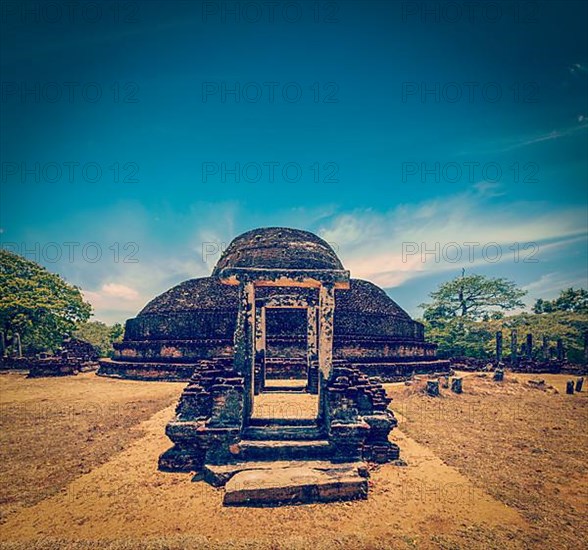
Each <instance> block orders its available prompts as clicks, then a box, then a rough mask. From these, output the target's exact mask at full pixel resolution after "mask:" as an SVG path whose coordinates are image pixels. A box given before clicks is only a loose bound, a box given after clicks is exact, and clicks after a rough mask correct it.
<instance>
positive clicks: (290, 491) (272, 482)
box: [223, 463, 368, 507]
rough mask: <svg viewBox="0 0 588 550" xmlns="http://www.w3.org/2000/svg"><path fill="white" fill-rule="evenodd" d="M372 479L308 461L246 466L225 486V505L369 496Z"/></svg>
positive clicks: (304, 501) (316, 500) (307, 502)
mask: <svg viewBox="0 0 588 550" xmlns="http://www.w3.org/2000/svg"><path fill="white" fill-rule="evenodd" d="M367 493H368V483H367V479H366V478H365V477H362V476H360V475H359V474H358V473H357V471H352V470H339V469H337V468H333V469H328V470H319V469H317V468H311V467H309V466H308V463H305V464H304V465H300V466H295V467H287V468H264V469H257V470H245V471H242V472H239V473H237V474H235V475H234V476H233V477H232V478H231V479H230V480H229V481H228V482H227V484H226V486H225V496H224V500H223V503H224V504H225V506H260V507H262V506H283V505H289V504H309V503H314V502H333V501H340V500H356V499H365V498H367Z"/></svg>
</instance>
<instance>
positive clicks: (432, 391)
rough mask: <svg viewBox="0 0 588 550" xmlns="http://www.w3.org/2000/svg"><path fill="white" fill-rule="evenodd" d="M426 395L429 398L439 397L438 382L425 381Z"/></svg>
mask: <svg viewBox="0 0 588 550" xmlns="http://www.w3.org/2000/svg"><path fill="white" fill-rule="evenodd" d="M427 394H428V395H430V396H431V397H438V396H439V380H427Z"/></svg>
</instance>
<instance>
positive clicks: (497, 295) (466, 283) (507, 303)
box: [420, 274, 526, 323]
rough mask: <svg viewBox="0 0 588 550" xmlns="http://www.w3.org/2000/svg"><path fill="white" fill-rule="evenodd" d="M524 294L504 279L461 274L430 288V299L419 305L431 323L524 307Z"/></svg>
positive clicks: (496, 315) (488, 316)
mask: <svg viewBox="0 0 588 550" xmlns="http://www.w3.org/2000/svg"><path fill="white" fill-rule="evenodd" d="M525 294H526V291H524V290H521V289H519V288H518V287H517V286H516V284H515V283H514V282H512V281H509V280H507V279H503V278H489V277H485V276H483V275H465V274H463V275H462V276H461V277H456V278H455V279H452V280H451V281H447V282H445V283H442V284H441V285H440V286H439V288H438V289H437V290H435V291H434V292H431V294H430V296H431V298H432V299H433V301H432V302H430V303H425V304H421V305H420V307H422V308H424V314H423V317H424V319H425V320H427V321H429V322H431V323H434V322H435V321H444V320H445V321H446V320H449V319H451V318H455V317H460V318H462V320H465V319H471V320H479V319H491V318H500V317H501V316H502V314H503V312H504V311H509V310H513V309H515V308H517V307H521V308H522V307H524V305H525V304H524V303H523V302H522V301H521V298H522V297H523V296H525Z"/></svg>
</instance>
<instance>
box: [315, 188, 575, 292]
mask: <svg viewBox="0 0 588 550" xmlns="http://www.w3.org/2000/svg"><path fill="white" fill-rule="evenodd" d="M585 220H586V218H585V211H584V209H582V208H574V207H570V208H565V209H560V210H554V209H553V208H551V209H549V208H547V207H546V206H545V205H541V204H538V203H518V204H509V205H501V206H494V207H490V206H489V205H488V204H487V203H486V202H485V201H484V198H483V196H482V195H481V194H480V193H465V194H461V195H456V196H453V197H448V198H444V199H443V200H438V199H434V200H431V201H426V202H423V203H420V204H416V205H403V206H400V207H397V208H395V209H394V210H391V211H389V212H387V213H384V214H379V213H375V212H373V211H370V210H363V211H362V210H358V211H356V212H354V213H352V214H344V215H341V216H339V217H336V218H335V219H334V220H332V222H331V223H329V224H327V225H324V226H323V227H322V228H321V229H320V231H319V233H320V235H321V236H322V237H323V238H324V239H326V240H327V241H329V242H335V243H337V244H338V248H339V256H340V258H341V261H342V262H343V264H344V265H345V266H346V267H347V268H348V269H349V270H350V271H351V273H352V276H353V277H359V278H364V279H369V280H371V281H373V282H374V283H376V284H378V285H380V286H384V287H394V286H399V285H401V284H402V283H404V282H405V281H407V280H408V279H409V278H414V277H415V276H421V275H430V274H432V273H434V272H443V271H457V270H459V269H461V267H467V268H472V267H475V266H479V265H482V264H487V263H496V264H498V263H501V262H506V261H511V262H512V261H514V254H515V251H514V250H513V249H511V248H510V247H516V245H515V243H519V251H520V256H519V261H522V259H526V258H531V256H530V254H531V253H532V252H533V249H534V248H536V251H535V259H540V258H541V257H542V256H541V255H542V254H544V253H547V252H549V253H553V251H554V250H556V249H557V248H559V247H562V246H564V245H566V244H569V243H571V242H574V241H576V240H578V241H579V240H585V239H586V237H585V234H586V221H585ZM451 243H455V245H452V244H451ZM467 243H479V244H478V245H476V246H473V245H469V246H468V245H467ZM490 243H496V245H498V247H500V252H501V256H500V257H499V258H498V259H497V260H496V261H495V262H489V261H488V260H489V259H490V260H493V259H494V257H495V255H496V254H497V252H498V248H497V247H496V246H495V245H492V244H490ZM526 243H534V244H533V246H532V247H529V248H528V249H524V248H523V246H524V245H525V244H526ZM485 245H488V247H487V248H486V250H485V254H483V247H484V246H485ZM535 245H536V246H535ZM403 250H404V252H405V254H404V255H403ZM427 251H431V253H428V254H427V253H426V252H427ZM423 252H425V253H424V254H423ZM458 252H461V259H458V260H456V261H454V260H455V258H456V257H457V254H458ZM470 253H471V254H472V256H470V255H469V254H470Z"/></svg>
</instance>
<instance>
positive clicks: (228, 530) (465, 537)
mask: <svg viewBox="0 0 588 550" xmlns="http://www.w3.org/2000/svg"><path fill="white" fill-rule="evenodd" d="M31 382H33V381H27V380H25V379H24V378H22V377H19V376H16V375H3V376H0V388H1V389H2V394H1V395H2V398H1V399H2V401H1V403H2V405H3V408H2V413H3V416H2V422H3V424H2V432H3V435H2V437H3V438H4V437H7V438H8V441H10V442H12V441H13V440H12V439H10V434H12V433H13V432H19V431H20V428H19V423H18V421H17V420H16V412H14V410H15V409H18V406H17V405H19V404H20V403H21V402H23V401H26V402H28V403H29V404H30V405H32V404H33V403H36V402H37V401H39V400H40V401H41V402H42V403H44V407H46V410H47V411H53V410H61V409H62V408H63V407H64V406H67V407H68V408H69V407H71V408H72V410H73V411H74V414H75V411H77V410H78V409H79V408H81V409H82V410H85V407H86V404H87V400H88V399H89V398H90V396H92V397H91V399H92V400H93V402H95V403H98V404H99V405H100V407H101V409H100V410H101V414H99V415H97V417H98V419H97V420H95V422H94V424H93V420H91V419H92V418H93V417H92V416H91V417H90V418H91V419H90V420H88V424H89V425H99V426H100V428H99V429H96V430H94V431H95V432H96V436H95V437H94V439H93V441H86V440H83V439H82V440H79V434H78V432H77V431H75V430H70V431H69V433H64V434H62V435H61V439H60V442H61V443H60V444H59V445H57V446H58V447H59V449H61V452H60V453H59V454H55V456H54V458H53V460H54V461H55V464H54V467H55V468H56V469H57V471H61V470H67V471H69V470H68V468H67V467H66V464H67V463H68V456H67V455H68V454H70V453H72V454H74V455H79V454H80V453H83V452H86V453H90V454H91V452H90V451H88V450H86V451H84V449H85V448H89V449H93V448H94V447H96V445H97V443H96V442H97V441H98V440H100V439H102V436H101V434H103V433H112V434H118V435H116V436H114V435H113V436H112V437H119V438H120V439H118V441H119V442H120V446H119V447H110V454H109V456H107V457H106V458H105V457H104V456H103V454H100V455H99V460H96V461H95V463H92V465H91V466H90V467H89V470H88V471H81V470H76V471H75V472H73V473H71V477H70V478H68V477H67V476H65V477H64V476H63V475H61V477H59V479H61V482H60V483H61V485H60V486H58V487H57V488H56V490H57V491H58V492H57V493H56V494H53V495H47V496H45V497H44V498H41V499H40V500H37V501H36V502H30V499H29V497H28V494H27V489H26V487H24V485H23V483H22V482H21V481H19V480H20V479H21V478H22V476H23V471H22V469H23V467H24V466H23V460H28V461H29V462H31V465H30V466H26V467H24V470H25V471H27V472H28V471H29V468H30V467H32V465H33V464H34V466H36V467H37V468H38V469H40V470H43V469H45V467H46V466H45V464H44V463H43V461H42V460H40V459H39V457H38V456H37V454H35V453H33V452H31V449H35V448H37V447H41V448H43V447H47V446H50V445H51V441H50V440H49V439H48V436H49V435H50V434H51V430H49V429H48V427H47V424H48V423H50V422H51V418H53V417H52V415H51V414H49V413H48V415H47V416H46V417H42V418H38V419H37V428H36V429H37V432H36V433H37V437H35V438H24V439H22V440H19V441H17V446H16V447H15V446H14V444H13V443H10V447H9V448H6V449H5V448H4V445H3V459H4V460H3V464H2V468H3V470H2V476H3V479H10V480H15V483H16V485H17V486H20V487H21V488H22V487H24V489H21V492H18V491H17V492H16V493H15V494H14V495H13V496H12V498H11V499H10V500H9V502H7V503H5V502H4V501H3V503H2V511H3V513H4V521H3V523H2V525H0V539H1V540H2V541H4V542H3V544H2V546H3V547H6V548H12V547H14V548H23V549H24V548H100V547H104V548H159V549H162V548H218V547H223V548H252V549H253V548H311V547H312V548H320V549H322V548H446V549H450V548H451V549H455V548H501V549H502V548H521V549H522V548H532V547H537V548H540V547H546V546H543V545H542V544H541V536H542V533H543V532H542V529H543V527H544V526H543V525H542V524H539V525H538V524H537V522H536V521H535V520H534V519H533V517H532V516H533V513H542V510H543V508H542V507H541V506H542V505H539V504H537V503H536V502H535V503H534V501H533V500H532V499H531V500H529V501H527V500H525V499H524V498H523V499H522V500H516V499H513V498H512V493H513V491H512V490H510V489H509V488H504V490H503V491H500V490H497V485H496V484H497V483H498V484H499V482H498V481H497V480H496V479H495V478H496V474H495V472H493V470H498V471H501V470H502V469H504V468H510V470H511V472H510V477H511V478H513V479H514V480H515V481H516V483H518V480H517V476H518V472H519V470H520V471H522V472H523V478H522V479H523V480H526V479H527V477H526V475H527V472H526V468H527V469H528V463H529V462H532V461H533V460H534V459H535V456H534V455H533V454H529V455H528V457H527V465H525V464H524V463H518V462H515V465H514V467H513V465H512V461H511V458H512V456H513V454H514V456H515V457H516V456H518V451H517V450H516V449H517V445H520V442H521V441H527V438H530V437H531V436H530V435H528V434H527V431H528V430H527V428H528V427H529V425H530V424H534V423H536V422H537V419H536V416H540V415H535V414H534V413H533V415H532V416H533V417H532V418H531V419H530V420H529V421H528V422H526V421H525V420H524V419H523V421H522V422H521V423H520V426H519V432H518V433H516V432H515V433H513V432H510V434H509V435H510V437H511V438H512V439H514V441H513V444H512V445H510V446H508V445H507V448H506V449H503V452H502V453H497V454H493V453H494V452H495V451H496V449H495V448H494V447H495V446H496V445H495V443H494V440H495V439H496V438H495V435H496V428H495V426H494V422H493V418H492V417H490V418H487V416H488V415H486V416H484V415H482V416H480V422H482V423H486V424H487V426H486V428H485V429H484V430H482V428H480V430H481V431H480V432H479V433H478V431H475V432H468V430H463V426H462V424H463V423H464V422H466V421H468V417H467V416H464V415H462V416H460V415H457V418H454V420H453V428H452V429H447V427H445V428H443V427H442V426H441V425H440V424H439V423H438V422H437V424H436V423H435V422H434V421H431V420H430V419H429V420H426V421H423V422H422V423H420V424H419V422H417V420H416V418H417V416H418V415H415V414H414V412H412V411H411V406H409V405H411V404H412V405H417V404H419V403H420V405H418V406H416V407H413V409H412V410H418V409H420V410H421V413H422V410H423V405H422V403H426V400H429V399H431V398H428V397H426V396H424V395H422V393H420V391H419V388H418V385H416V386H412V387H406V386H404V385H391V386H390V388H389V389H390V392H391V393H392V394H394V395H395V396H396V401H395V402H394V406H395V407H396V408H397V410H398V412H399V417H400V420H401V423H400V429H396V430H394V431H393V437H392V439H393V440H395V441H396V442H398V444H399V445H400V447H401V451H402V458H403V459H404V460H405V461H406V463H407V464H408V465H407V466H405V467H399V466H394V465H383V466H380V467H378V468H376V469H374V470H373V471H372V475H371V479H370V494H369V499H368V500H367V501H358V502H351V503H335V504H316V505H305V506H292V507H282V508H225V507H223V506H222V504H221V502H222V489H214V488H212V487H210V486H209V485H207V484H205V483H203V482H193V481H191V476H190V475H189V474H170V473H162V472H159V471H157V458H158V456H159V454H160V453H161V452H163V451H164V450H166V449H167V448H169V446H170V442H169V440H168V439H167V438H166V437H165V434H164V427H165V424H166V422H167V421H168V420H169V419H170V418H171V417H172V415H173V411H174V404H173V403H174V402H175V400H176V399H177V397H178V396H179V393H180V392H181V388H182V385H178V384H165V383H152V382H144V383H141V382H125V381H119V380H108V379H100V378H97V377H93V375H82V376H78V377H73V378H68V379H51V380H49V381H48V380H44V381H42V382H41V384H40V385H39V387H36V386H35V387H30V386H29V384H30V383H31ZM43 382H44V384H43ZM466 382H467V383H466ZM488 382H489V381H488V380H486V379H482V378H475V377H472V378H471V381H470V379H469V378H468V379H467V380H466V381H464V388H465V389H466V393H464V394H463V395H462V396H455V397H454V396H446V395H444V396H443V397H442V398H440V399H439V401H443V403H444V405H445V406H447V407H450V406H453V405H452V403H453V404H454V405H455V404H456V406H458V407H462V406H463V405H464V404H465V403H469V402H468V401H467V400H468V399H472V398H475V399H478V400H480V401H481V403H488V406H489V407H493V406H494V401H493V400H494V399H499V400H500V397H501V395H502V394H500V395H498V396H495V395H494V394H493V393H492V390H493V388H491V387H488V388H487V387H486V386H487V384H488ZM558 383H559V382H558ZM564 383H565V380H564ZM511 386H512V388H514V389H513V390H512V391H513V394H512V395H513V396H514V397H515V398H516V399H517V400H519V401H521V402H522V403H525V407H527V405H526V404H527V401H529V407H533V406H535V405H534V404H535V400H536V398H537V399H538V398H539V397H538V395H539V394H540V397H541V399H544V400H548V404H547V408H550V409H553V410H554V411H555V412H554V419H555V418H559V425H560V426H564V425H565V432H566V437H567V438H569V439H570V440H571V443H570V447H571V448H580V449H581V452H580V453H579V455H578V457H576V458H578V459H583V458H584V453H586V452H587V448H586V439H585V431H583V430H584V428H585V426H581V430H580V432H579V433H576V431H575V430H577V429H579V426H578V424H581V422H579V421H578V417H579V415H581V414H583V413H585V408H584V407H585V405H586V403H587V402H588V400H587V399H586V398H585V396H586V394H585V393H584V394H581V395H575V396H573V398H572V399H573V400H574V401H573V402H574V405H572V404H571V403H572V401H571V400H570V399H568V400H567V401H565V397H570V396H562V395H561V394H556V393H555V392H552V391H542V390H537V389H527V388H526V387H525V386H524V385H523V383H522V382H521V383H519V384H515V383H511V384H510V386H508V388H509V390H510V387H511ZM515 386H516V387H515ZM468 388H469V390H468ZM468 391H470V392H472V393H471V394H468V393H467V392H468ZM494 391H495V390H494ZM485 392H488V395H486V393H485ZM23 395H24V396H26V397H21V396H23ZM505 395H508V394H505ZM84 396H85V399H86V400H84ZM264 397H265V396H264ZM304 397H307V396H290V397H289V399H292V398H293V399H297V398H298V399H300V398H304ZM504 397H505V396H504V395H503V396H502V398H503V399H504ZM272 398H278V399H282V398H279V397H276V396H272ZM125 400H126V401H125ZM423 400H425V401H423ZM114 402H118V403H125V402H128V403H138V402H139V403H150V402H153V403H158V405H157V406H155V405H154V408H157V407H159V408H157V410H156V411H155V412H153V413H151V414H150V413H149V411H147V410H146V411H145V412H144V413H143V412H142V413H141V414H140V415H137V414H135V413H134V412H133V408H132V407H120V408H118V409H117V408H115V407H107V406H106V405H105V404H107V403H114ZM170 403H172V404H170ZM574 406H575V407H579V409H575V408H574ZM143 407H146V405H143ZM301 407H302V408H304V407H305V405H301ZM560 409H561V410H560ZM141 410H142V409H141ZM447 410H450V409H447ZM525 410H527V409H526V408H525ZM5 413H6V414H7V415H8V418H10V419H11V421H10V422H5ZM143 414H144V415H145V416H146V418H142V417H141V415H143ZM521 414H524V410H523V411H522V412H521ZM421 416H422V414H421ZM485 418H486V420H483V419H485ZM585 418H586V417H585V416H584V422H585ZM549 421H551V420H549ZM114 422H116V423H117V424H116V426H117V427H116V428H114V427H112V426H111V423H114ZM441 424H443V423H441ZM445 424H448V423H447V422H445ZM419 425H421V427H420V428H419ZM61 429H64V428H63V427H62V428H61ZM429 429H430V430H431V433H429V431H427V430H429ZM504 429H510V426H507V427H505V428H504ZM5 432H6V434H8V435H7V436H5ZM121 432H122V434H124V435H121ZM485 432H486V433H485ZM533 433H534V432H533ZM480 434H481V435H480ZM461 435H464V436H465V440H464V442H462V441H461V439H460V437H461ZM76 439H78V440H77V441H76ZM474 439H475V441H474ZM505 439H507V440H508V438H505ZM69 440H74V445H73V447H71V446H70V447H62V446H61V445H62V444H63V445H66V443H65V442H66V441H69ZM501 441H502V438H501ZM3 442H4V439H3ZM528 444H529V445H531V444H533V445H534V444H535V443H534V440H533V441H531V439H529V440H528ZM555 447H556V448H555V450H553V451H552V450H551V447H549V451H550V452H553V453H554V454H555V456H553V457H552V459H551V461H550V462H549V463H548V464H545V465H543V464H542V467H543V468H547V467H549V468H552V469H553V471H549V472H547V476H546V477H547V478H548V479H550V480H551V478H552V477H553V476H557V475H561V477H562V478H563V480H564V482H565V483H568V485H569V486H570V487H573V486H576V487H577V493H578V494H577V495H576V497H574V496H573V495H571V493H570V491H567V490H566V491H565V493H566V494H565V496H557V495H555V487H551V486H549V487H544V488H542V489H541V491H543V493H539V495H540V496H543V495H547V496H548V497H549V498H551V497H554V498H555V500H554V501H553V503H551V504H549V505H548V506H551V507H552V512H553V514H554V517H555V518H556V519H554V522H553V523H552V524H551V525H550V528H552V529H554V530H555V531H554V538H552V539H549V540H550V542H551V541H552V540H553V541H556V543H557V542H560V543H561V544H556V546H553V545H551V546H549V547H551V548H555V547H559V548H580V547H582V539H581V537H582V536H585V533H586V530H584V534H582V532H581V531H579V532H576V537H575V539H572V538H567V537H562V536H561V530H562V529H564V528H565V523H566V521H568V520H567V519H566V515H565V514H567V513H569V514H570V515H569V518H571V520H569V521H571V529H572V530H573V529H576V528H583V524H582V518H581V517H579V516H578V514H581V513H582V512H584V513H585V512H586V501H585V500H584V501H583V496H584V492H583V491H585V489H586V483H585V481H586V480H585V478H582V476H583V475H585V469H584V470H582V468H585V466H584V467H582V466H581V465H578V464H576V463H575V462H573V461H572V462H570V464H568V460H569V457H567V455H566V454H565V449H561V450H559V449H558V448H557V445H556V446H555ZM480 448H481V449H486V455H488V456H487V457H486V458H483V457H482V455H480V450H479V449H480ZM566 448H567V447H566ZM509 452H510V455H509ZM27 457H28V458H27ZM464 464H465V465H468V467H465V466H464ZM562 464H563V465H564V466H565V468H566V470H565V471H564V472H558V467H559V465H562ZM572 464H575V465H576V467H577V468H579V471H578V472H577V474H574V476H573V477H572V478H569V477H568V476H569V472H568V468H569V467H572ZM584 464H585V462H584ZM534 467H535V464H533V468H534ZM513 468H514V470H513ZM41 477H42V476H41ZM544 477H545V476H544ZM560 481H561V480H560ZM516 483H515V485H516ZM536 490H537V489H536V488H535V487H527V493H529V492H533V491H536ZM22 491H24V493H23V492H22ZM560 491H561V489H560ZM15 499H16V500H15ZM33 500H34V499H33ZM15 501H16V502H17V504H18V506H17V505H15ZM582 501H583V502H582ZM562 503H563V504H565V506H566V507H567V508H564V509H563V510H562V509H559V510H558V511H556V510H555V509H553V507H554V506H556V505H557V506H561V504H562ZM530 512H531V513H530ZM558 537H559V538H558ZM574 541H575V544H576V545H575V546H572V545H571V543H572V542H574ZM584 542H585V541H584Z"/></svg>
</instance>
